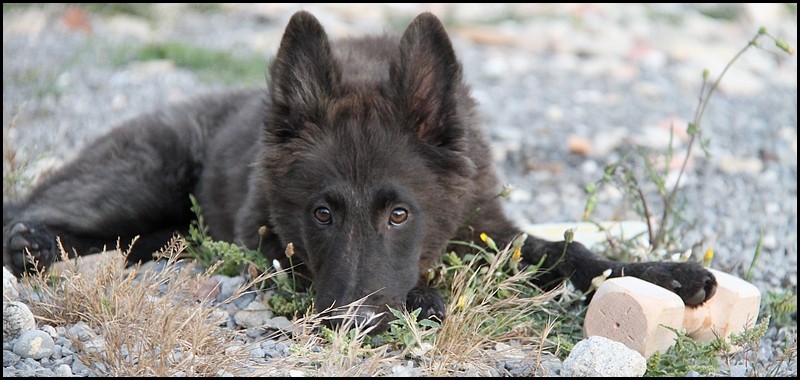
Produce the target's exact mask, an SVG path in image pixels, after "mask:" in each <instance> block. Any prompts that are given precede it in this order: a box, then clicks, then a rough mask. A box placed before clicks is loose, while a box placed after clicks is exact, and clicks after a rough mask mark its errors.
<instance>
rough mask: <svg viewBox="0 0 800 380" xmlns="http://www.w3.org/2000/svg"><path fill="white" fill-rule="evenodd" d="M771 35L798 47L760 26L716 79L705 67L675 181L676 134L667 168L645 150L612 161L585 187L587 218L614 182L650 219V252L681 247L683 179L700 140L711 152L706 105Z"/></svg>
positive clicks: (782, 44)
mask: <svg viewBox="0 0 800 380" xmlns="http://www.w3.org/2000/svg"><path fill="white" fill-rule="evenodd" d="M761 38H770V39H772V40H773V41H774V43H775V46H777V47H778V48H780V49H781V50H783V51H784V52H786V53H788V54H794V50H793V49H792V48H791V47H790V46H789V45H788V44H786V42H784V41H782V40H780V39H777V38H775V37H773V36H772V35H770V34H769V33H767V31H766V29H765V28H764V27H762V28H760V29H759V30H758V32H757V33H756V34H755V35H754V36H753V37H752V38H751V39H750V41H748V43H747V45H745V47H744V48H742V49H741V50H740V51H739V52H738V53H737V54H736V55H734V57H733V58H732V59H731V60H730V61H728V63H727V65H726V66H725V68H724V69H723V70H722V72H721V73H720V75H719V77H717V79H716V80H714V81H713V82H709V72H708V70H704V71H703V74H702V79H703V82H702V85H701V87H700V94H699V99H698V104H697V107H696V109H695V113H694V116H693V118H692V121H691V122H689V123H688V126H687V130H686V133H687V135H688V136H689V141H688V143H687V147H686V152H685V154H684V156H683V159H682V161H681V164H680V169H679V171H678V173H677V178H676V179H675V180H674V181H673V184H672V186H671V187H668V186H667V183H668V182H667V175H668V174H669V172H670V167H669V166H670V162H671V161H672V157H673V151H672V147H673V145H672V143H673V141H672V140H673V139H672V135H670V141H669V145H668V148H667V151H666V152H663V153H662V154H663V157H662V158H663V159H662V160H661V161H662V162H664V167H663V169H659V168H658V167H657V165H656V164H655V162H654V160H651V159H650V157H648V155H647V154H646V153H645V152H643V151H641V150H640V151H638V152H637V153H638V154H637V155H636V156H633V155H625V156H623V157H622V158H621V159H620V160H618V161H616V162H613V163H611V164H608V165H607V166H606V167H605V170H604V173H603V177H602V178H601V179H599V180H597V181H595V182H592V183H589V184H587V185H586V187H585V192H586V193H587V195H588V198H587V201H586V204H585V206H584V214H583V219H584V220H590V219H591V213H592V211H593V210H594V208H595V206H596V204H597V191H598V190H599V189H600V188H601V187H602V186H603V185H606V184H611V185H614V186H616V187H617V188H618V189H620V190H621V191H622V192H623V193H624V194H626V197H627V198H628V199H629V200H630V201H631V202H632V204H633V207H634V209H635V210H636V211H637V213H638V214H640V216H641V217H642V219H643V220H644V221H645V222H646V223H647V231H648V237H649V244H650V247H649V252H650V253H656V254H659V253H660V254H662V255H661V256H662V257H663V256H664V255H663V254H664V253H666V251H667V250H669V249H675V248H676V247H680V246H681V245H682V244H681V241H680V237H679V236H677V235H678V232H679V230H680V228H681V227H683V226H685V225H686V224H690V223H689V221H687V220H685V219H684V218H683V216H682V210H683V207H684V205H685V199H682V198H680V197H679V196H678V193H679V192H678V189H679V184H680V182H681V179H682V178H683V176H684V175H685V173H686V167H687V164H688V162H689V159H690V158H691V155H692V148H693V147H694V145H695V144H696V143H697V144H699V145H700V147H701V148H702V150H703V151H704V152H705V153H706V154H708V150H707V146H708V143H709V141H708V140H707V139H705V138H703V135H702V132H703V129H702V128H701V122H702V119H703V115H704V114H705V111H706V108H707V106H708V104H709V102H710V100H711V98H712V96H713V95H714V93H715V92H716V91H717V89H718V87H719V84H720V82H721V81H722V78H723V77H724V76H725V74H726V73H727V72H728V69H730V67H731V66H732V65H733V63H734V62H736V60H737V59H738V58H739V57H741V56H742V54H744V52H745V51H747V50H748V49H749V48H750V47H761V44H760V42H759V41H760V39H761ZM635 157H638V158H640V159H641V160H642V163H643V165H642V164H640V163H637V162H631V161H633V159H634V158H635ZM641 167H643V168H644V169H643V170H644V177H645V178H647V179H649V180H650V184H651V185H653V186H655V189H656V192H657V197H658V199H659V201H660V204H659V206H660V216H657V213H658V211H659V210H657V209H655V208H654V207H653V205H652V204H651V203H650V201H649V200H648V194H647V192H646V191H645V187H644V186H643V185H644V184H643V183H642V181H641V180H640V176H642V174H641V173H639V172H638V171H636V170H635V169H636V168H641Z"/></svg>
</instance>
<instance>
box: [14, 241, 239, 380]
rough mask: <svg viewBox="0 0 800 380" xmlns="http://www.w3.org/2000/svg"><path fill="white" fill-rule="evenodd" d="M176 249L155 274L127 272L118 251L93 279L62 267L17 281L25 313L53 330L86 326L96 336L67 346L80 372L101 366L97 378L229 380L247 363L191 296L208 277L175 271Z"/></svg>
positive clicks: (178, 246) (71, 264)
mask: <svg viewBox="0 0 800 380" xmlns="http://www.w3.org/2000/svg"><path fill="white" fill-rule="evenodd" d="M183 248H184V247H183V245H182V242H181V241H180V240H174V241H173V242H172V243H171V244H170V245H169V246H168V247H167V249H166V250H165V253H167V257H168V261H167V263H166V265H165V267H164V268H163V270H161V271H158V272H156V271H154V270H153V269H152V268H151V269H147V270H143V271H137V270H126V269H125V265H124V262H125V254H124V252H123V251H122V250H121V249H119V248H117V250H116V251H111V252H107V253H106V254H105V255H106V256H105V258H104V259H103V260H101V261H100V262H98V263H97V265H96V268H94V270H92V271H89V270H88V268H82V267H81V266H80V264H78V263H76V261H66V260H65V263H66V264H65V265H64V268H63V269H62V271H61V272H60V274H58V277H52V276H51V275H49V274H43V273H38V274H35V275H33V276H29V277H25V278H24V279H23V283H27V285H29V286H30V288H31V289H34V292H35V293H36V294H37V295H38V302H32V303H31V305H30V308H31V311H32V312H33V313H34V315H36V316H37V318H39V319H40V320H43V321H46V322H48V323H52V324H55V325H66V324H73V323H78V322H84V323H86V325H87V326H88V327H89V328H91V330H92V331H93V332H95V333H96V334H97V335H96V336H94V337H91V336H90V337H88V339H87V337H82V338H81V337H77V336H70V338H71V339H72V341H73V343H74V344H75V346H76V347H78V348H79V350H77V355H78V358H79V359H80V360H81V361H82V362H83V363H84V364H87V365H90V367H92V363H102V365H101V366H97V365H94V366H93V367H92V369H93V370H94V371H95V373H96V374H98V375H101V376H173V375H176V374H177V375H180V374H184V375H186V376H214V375H218V374H221V373H225V372H227V373H233V374H236V373H237V372H238V371H240V369H241V365H240V363H241V362H242V361H243V359H245V358H246V356H245V352H244V351H243V350H240V349H237V347H238V346H241V344H238V345H237V344H235V343H236V336H235V332H234V331H232V330H229V329H226V328H223V327H219V315H218V314H215V309H214V308H212V307H210V306H209V305H208V302H206V301H205V300H203V299H199V298H198V297H197V296H196V295H195V291H196V289H197V284H198V281H202V280H203V279H205V278H208V276H210V273H211V271H205V272H204V273H202V274H200V275H195V274H191V273H190V272H191V270H188V268H185V269H183V270H181V269H179V268H180V266H179V265H178V261H177V257H178V254H179V253H180V252H181V251H182V249H183ZM62 254H63V250H62ZM98 345H100V346H101V347H104V349H97V348H96V347H97V346H98ZM231 347H233V348H231ZM175 352H180V354H175Z"/></svg>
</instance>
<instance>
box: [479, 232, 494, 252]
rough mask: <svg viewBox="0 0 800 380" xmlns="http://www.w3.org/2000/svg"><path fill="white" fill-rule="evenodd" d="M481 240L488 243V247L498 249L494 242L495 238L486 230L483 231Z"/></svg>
mask: <svg viewBox="0 0 800 380" xmlns="http://www.w3.org/2000/svg"><path fill="white" fill-rule="evenodd" d="M481 240H483V242H484V243H486V246H487V247H489V248H491V249H492V250H495V251H497V245H495V244H494V240H492V238H490V237H489V235H487V234H486V233H485V232H481Z"/></svg>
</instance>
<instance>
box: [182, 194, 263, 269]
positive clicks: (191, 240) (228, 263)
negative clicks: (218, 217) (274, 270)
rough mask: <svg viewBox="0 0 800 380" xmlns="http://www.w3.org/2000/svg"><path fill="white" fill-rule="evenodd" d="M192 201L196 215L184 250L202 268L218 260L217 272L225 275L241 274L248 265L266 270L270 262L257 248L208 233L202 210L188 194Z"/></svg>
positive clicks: (195, 199)
mask: <svg viewBox="0 0 800 380" xmlns="http://www.w3.org/2000/svg"><path fill="white" fill-rule="evenodd" d="M189 198H190V200H191V202H192V212H194V214H195V215H196V216H197V219H195V220H193V221H192V222H191V224H190V225H189V236H188V237H187V239H186V242H187V247H186V252H187V253H188V254H189V256H191V257H192V258H193V259H195V260H197V262H199V263H200V264H201V265H202V266H203V267H204V268H209V267H211V266H212V265H214V264H216V263H217V262H218V261H221V262H222V265H221V266H220V267H219V269H218V270H217V273H219V274H223V275H226V276H236V275H239V274H241V273H242V272H243V271H244V270H245V269H247V266H248V265H252V266H253V267H255V268H260V269H261V270H266V268H269V267H270V263H269V262H268V261H267V259H266V258H265V257H264V255H262V254H261V252H260V251H259V250H251V249H247V248H245V247H243V246H239V245H237V244H232V243H228V242H224V241H218V240H214V239H213V238H211V236H209V235H208V226H206V225H205V219H204V218H203V212H202V209H201V207H200V204H199V203H198V202H197V198H195V196H194V195H189Z"/></svg>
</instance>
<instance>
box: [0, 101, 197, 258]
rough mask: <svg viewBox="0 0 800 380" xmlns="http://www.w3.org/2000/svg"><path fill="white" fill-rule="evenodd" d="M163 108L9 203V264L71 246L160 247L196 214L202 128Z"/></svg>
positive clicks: (140, 251)
mask: <svg viewBox="0 0 800 380" xmlns="http://www.w3.org/2000/svg"><path fill="white" fill-rule="evenodd" d="M166 120H171V119H170V118H169V117H165V115H164V114H154V115H149V116H145V117H141V118H138V119H134V120H131V121H129V122H127V123H126V124H124V125H122V126H121V127H119V128H117V129H115V130H113V131H112V132H111V133H109V134H108V135H106V136H104V137H102V138H100V139H99V140H97V141H96V142H94V143H92V144H91V145H88V146H87V147H86V148H85V149H84V150H83V151H82V152H81V153H80V154H79V155H78V157H77V158H76V159H75V160H73V161H72V162H70V163H68V164H66V165H65V166H64V167H62V168H60V169H59V170H57V171H56V172H55V173H53V174H52V175H50V176H48V177H47V178H45V179H44V180H43V181H42V182H40V183H39V184H38V185H37V186H36V187H34V188H33V189H32V190H31V192H30V193H29V194H28V196H26V197H25V198H23V199H22V200H21V201H20V202H15V203H13V204H6V202H4V204H3V264H4V265H7V266H9V267H10V268H11V269H12V270H14V271H16V272H18V273H20V272H24V271H26V270H30V269H32V266H31V264H30V263H29V262H28V260H27V254H28V252H29V253H30V254H31V255H32V256H33V258H34V259H35V260H36V261H37V262H38V266H40V267H45V266H48V265H49V264H50V263H51V262H52V261H54V260H55V259H56V258H57V256H58V255H57V245H56V236H58V237H59V238H60V239H61V242H62V244H63V245H64V248H65V249H66V251H67V252H68V253H73V252H76V253H77V254H84V253H90V252H92V251H95V250H102V249H104V248H109V249H111V248H114V247H116V245H117V239H118V238H120V239H121V242H120V243H121V244H120V245H121V246H122V247H123V248H127V245H128V244H129V243H130V239H132V238H133V237H134V236H137V235H139V236H140V239H139V241H138V242H137V244H136V245H135V246H134V248H135V249H134V252H131V256H130V257H129V258H133V259H140V258H145V257H147V256H149V254H151V253H152V252H153V251H155V250H157V249H158V248H160V247H161V246H162V245H163V244H164V243H165V242H166V241H167V239H169V237H170V236H171V235H172V233H173V232H174V231H175V230H176V229H186V228H187V227H188V223H189V220H190V218H191V210H190V202H189V197H188V194H189V192H190V191H192V188H193V186H194V185H195V182H196V178H197V176H198V170H199V165H198V159H197V158H196V157H198V155H199V153H198V151H193V149H197V145H198V144H199V142H197V141H196V140H197V138H198V137H197V133H196V129H192V128H179V127H177V126H175V125H172V124H167V121H166Z"/></svg>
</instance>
